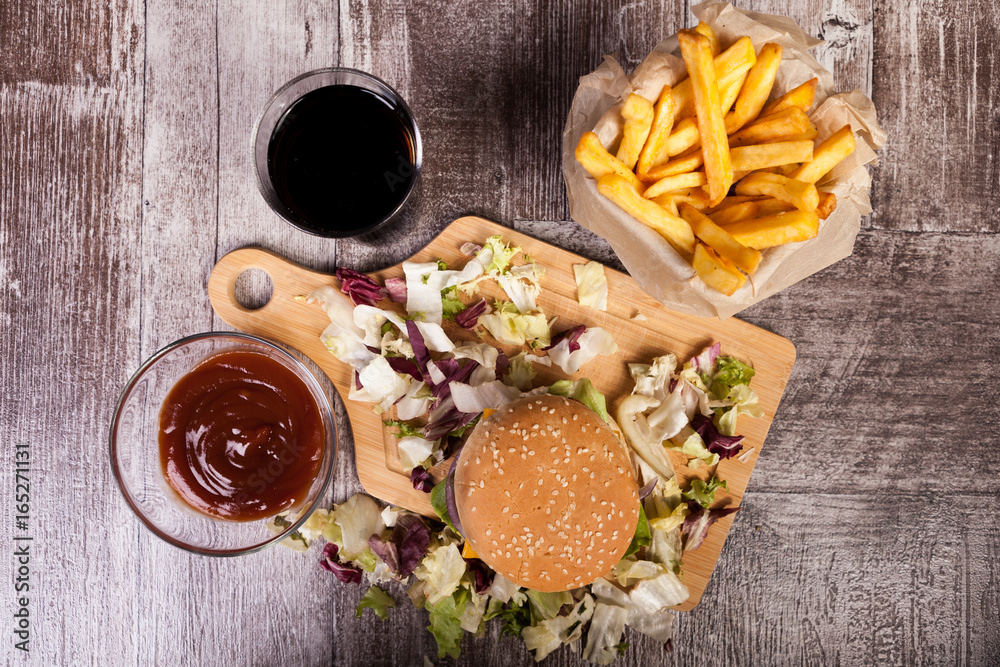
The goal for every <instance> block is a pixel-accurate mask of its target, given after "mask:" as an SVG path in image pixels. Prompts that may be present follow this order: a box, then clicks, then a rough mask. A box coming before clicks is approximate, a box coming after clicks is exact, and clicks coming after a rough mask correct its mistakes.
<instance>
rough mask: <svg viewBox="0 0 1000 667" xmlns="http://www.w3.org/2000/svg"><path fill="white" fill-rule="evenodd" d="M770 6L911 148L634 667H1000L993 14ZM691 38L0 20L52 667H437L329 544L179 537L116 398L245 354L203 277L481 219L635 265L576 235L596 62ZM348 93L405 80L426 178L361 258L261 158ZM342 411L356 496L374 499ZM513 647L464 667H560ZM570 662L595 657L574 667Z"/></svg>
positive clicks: (15, 334) (372, 12)
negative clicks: (201, 362)
mask: <svg viewBox="0 0 1000 667" xmlns="http://www.w3.org/2000/svg"><path fill="white" fill-rule="evenodd" d="M741 4H744V3H741ZM747 6H748V7H749V8H751V9H754V10H757V11H763V12H770V13H779V14H787V15H791V16H792V17H793V18H795V19H796V20H797V21H799V22H800V23H801V24H802V25H803V26H804V27H805V28H806V30H807V31H808V32H810V33H812V34H815V35H817V36H820V37H823V38H825V39H827V40H828V42H829V43H828V44H827V45H825V46H823V47H820V48H819V49H818V50H817V55H818V57H819V59H820V60H821V61H822V62H824V63H825V64H827V66H828V67H830V68H831V69H832V71H833V72H834V74H835V78H836V80H837V81H838V84H839V86H840V87H841V88H843V89H850V88H855V87H857V88H860V89H862V90H863V91H866V92H867V91H871V92H872V94H873V97H874V99H875V101H876V104H877V105H878V108H879V112H880V119H881V120H882V122H883V124H884V126H885V129H886V130H888V132H889V145H888V147H887V148H886V150H885V151H884V152H883V154H882V156H881V158H882V163H881V165H880V166H879V167H877V168H875V169H874V170H873V174H874V177H875V186H874V191H873V203H874V205H875V214H874V215H873V216H872V218H871V221H870V222H866V225H865V227H866V231H864V232H863V233H862V235H861V236H860V237H859V240H858V244H857V247H856V251H855V254H854V256H853V257H851V258H850V259H848V260H845V261H844V262H841V263H839V264H837V265H835V266H833V267H830V268H829V269H827V270H825V271H823V272H821V273H820V274H817V275H816V276H813V277H812V278H810V279H808V280H806V281H803V282H802V283H801V284H799V285H796V286H794V287H793V288H791V289H789V290H786V291H785V292H783V293H781V294H779V295H777V296H775V297H773V298H771V299H769V300H767V301H765V302H763V303H761V304H758V305H757V306H754V307H753V308H751V309H750V310H748V311H746V312H745V313H744V314H743V316H744V317H745V318H746V319H748V320H750V321H752V322H754V323H757V324H759V325H761V326H764V327H765V328H768V329H771V330H773V331H776V332H778V333H780V334H782V335H785V336H788V337H790V338H791V339H792V340H793V341H794V342H795V343H796V345H797V346H798V353H799V357H798V362H797V365H796V370H795V373H794V374H793V377H792V382H791V383H790V385H789V388H788V392H787V394H786V397H785V400H784V402H783V403H782V407H781V411H780V413H779V415H778V416H777V419H776V421H775V424H774V427H773V429H772V431H771V435H770V440H769V443H768V448H767V450H766V452H765V453H764V455H763V456H762V457H761V459H760V461H759V464H758V467H757V470H756V472H755V474H754V477H753V480H752V482H751V487H750V492H749V493H748V495H747V498H746V500H745V503H744V509H743V511H742V514H741V515H739V517H738V519H737V522H736V525H735V528H734V530H733V532H732V533H731V536H730V542H729V545H728V547H727V549H726V550H725V551H724V553H723V558H722V560H721V561H720V566H719V569H718V570H717V572H716V576H715V578H714V579H713V584H712V586H711V587H710V589H709V591H708V594H707V595H706V598H705V601H704V603H703V604H702V606H700V607H699V608H698V609H697V610H695V611H694V612H692V613H690V614H687V615H684V616H682V617H681V619H680V620H679V622H678V625H677V627H676V632H675V640H674V645H675V651H674V653H665V652H664V650H663V649H662V647H659V646H656V645H653V644H652V643H651V642H649V641H648V640H645V639H643V638H641V637H636V636H635V635H633V636H631V637H630V638H627V640H628V641H630V642H632V647H631V649H630V651H629V653H628V654H627V655H626V656H625V657H624V658H623V660H622V661H621V662H620V663H619V664H622V665H638V664H642V665H648V664H650V663H653V664H701V663H706V664H714V663H718V662H724V663H727V664H730V663H731V664H754V665H756V664H802V663H821V664H845V665H847V664H873V663H875V664H882V663H887V664H942V663H945V664H953V663H955V664H971V665H980V664H981V665H987V664H995V663H997V662H998V661H1000V624H998V620H997V619H998V618H1000V597H998V595H1000V594H998V590H1000V566H998V565H997V563H998V562H1000V527H998V524H997V518H996V517H997V512H998V510H1000V507H997V495H996V481H997V479H998V478H1000V467H998V465H997V464H996V462H995V460H994V459H995V457H992V456H991V455H990V454H989V452H990V451H991V447H992V446H993V445H994V444H995V443H996V442H997V437H996V435H995V433H994V430H995V425H996V424H997V423H1000V414H998V408H997V407H996V406H997V404H998V400H997V399H998V390H997V389H996V383H995V381H994V378H993V374H992V371H991V366H990V365H989V360H990V359H993V358H995V357H996V356H997V353H998V352H1000V334H998V331H1000V326H998V325H1000V321H998V320H1000V316H998V315H997V313H998V308H997V297H996V294H997V291H998V287H1000V285H998V278H997V277H996V275H995V274H996V271H995V270H994V269H995V267H996V266H997V265H998V264H1000V246H998V244H997V240H996V234H995V232H996V231H997V224H998V222H997V220H998V219H1000V218H998V216H997V211H998V210H1000V194H998V190H1000V186H998V178H997V173H998V169H997V165H998V159H1000V158H998V156H997V151H996V150H995V147H996V146H997V145H998V143H1000V142H998V139H1000V137H998V136H997V135H998V132H1000V120H998V119H1000V115H998V114H1000V110H998V102H997V101H996V99H995V97H996V93H995V88H996V87H995V86H993V85H991V84H992V81H993V80H994V79H997V75H998V74H1000V72H998V70H997V68H998V64H997V63H998V60H1000V59H998V57H997V49H998V48H1000V40H998V36H997V34H996V31H995V29H994V27H995V26H996V25H997V24H998V23H1000V21H998V19H1000V16H998V13H997V7H996V5H995V4H994V3H990V2H983V1H982V0H979V1H978V2H976V1H974V2H965V3H958V4H953V5H948V6H940V7H939V6H937V5H933V4H932V3H918V4H917V5H913V6H910V5H907V4H906V3H903V2H900V1H899V0H879V1H878V2H875V1H874V0H831V1H830V2H827V3H821V2H809V3H788V2H778V1H777V0H757V1H755V2H752V3H748V4H747ZM691 23H693V17H692V16H691V15H690V14H689V13H688V11H687V3H682V4H670V3H662V2H661V3H637V4H628V3H603V2H587V3H558V4H554V5H552V6H549V7H547V8H545V10H542V9H538V8H536V7H535V6H534V5H532V4H530V3H522V2H503V3H499V4H494V5H482V4H481V3H480V4H474V3H463V4H458V5H450V6H439V5H438V4H436V3H429V2H419V3H416V4H414V3H397V2H382V1H375V0H371V1H366V0H343V2H340V3H339V6H338V5H331V4H330V3H315V2H308V1H307V0H302V1H301V2H295V3H292V4H290V5H284V6H282V7H281V8H280V10H279V9H277V8H275V7H274V6H272V5H266V4H262V3H249V4H247V3H243V4H239V3H235V2H222V3H220V4H218V5H217V6H210V5H204V6H199V5H191V4H190V3H181V2H173V3H168V4H166V5H164V4H162V3H160V4H156V3H146V4H140V3H137V2H132V1H131V0H117V1H116V2H111V3H95V2H89V1H87V0H72V2H70V3H68V4H67V3H61V4H60V5H59V6H55V5H53V6H51V7H49V6H43V5H42V4H39V3H35V4H32V3H28V2H23V1H22V0H15V1H14V2H8V3H4V4H3V5H2V6H0V62H2V63H3V65H2V67H0V331H2V333H3V336H2V337H0V358H2V364H0V382H2V384H0V387H2V393H0V441H2V442H4V443H5V446H6V447H8V448H9V447H11V446H12V443H21V442H29V443H30V444H31V446H32V448H33V452H34V459H35V463H34V466H35V467H34V470H33V478H32V480H33V484H34V485H35V486H34V487H33V494H36V495H33V514H34V517H33V524H32V525H33V530H34V534H35V537H36V540H37V542H36V545H37V549H38V550H37V552H36V556H35V560H33V564H34V565H35V566H37V567H38V570H37V571H36V578H35V579H33V583H37V589H35V591H34V593H35V596H36V597H35V598H34V599H33V604H35V605H36V606H33V607H32V611H33V613H35V614H36V616H35V622H34V625H33V632H34V635H33V642H34V643H33V652H32V654H31V655H30V656H29V659H28V661H27V663H26V664H38V665H52V664H178V665H181V664H192V665H193V664H288V665H293V664H295V665H298V664H305V665H321V664H329V663H331V662H332V663H334V664H337V665H359V664H364V665H369V664H385V665H398V664H403V665H409V664H421V662H422V657H423V656H424V655H430V656H433V655H434V654H435V648H434V641H433V639H432V638H431V636H430V634H428V633H427V632H426V630H425V629H424V628H425V626H426V624H427V619H426V615H425V614H424V613H423V612H419V611H416V610H414V609H412V608H411V607H410V605H409V602H408V600H406V598H405V597H404V596H403V594H402V590H401V589H399V588H396V589H394V593H395V595H396V598H397V600H398V601H399V608H398V609H397V610H396V611H395V612H394V614H393V616H392V617H391V620H390V621H389V622H387V623H384V622H381V621H377V620H375V619H374V617H373V616H372V615H371V614H370V612H369V613H366V614H365V616H364V618H362V619H355V618H354V613H353V612H354V607H355V605H356V604H357V600H358V598H359V596H360V594H361V591H360V590H358V589H357V588H354V587H348V586H344V585H341V584H339V583H338V582H336V581H335V580H333V578H332V577H330V576H329V575H328V574H327V573H325V572H323V571H322V570H320V569H319V568H318V566H317V565H316V564H315V559H316V557H317V554H316V553H315V551H314V552H313V553H311V554H309V555H306V556H302V555H300V554H296V553H293V552H290V551H286V550H284V549H277V548H276V549H270V550H267V551H265V552H262V553H260V554H257V555H254V556H249V557H245V558H241V559H234V560H216V559H207V558H195V557H189V556H187V555H185V554H183V553H181V552H179V551H177V550H175V549H172V548H169V547H167V546H166V545H164V544H161V543H159V542H158V541H157V540H156V539H155V538H153V537H152V536H151V535H149V533H148V531H145V530H144V529H142V528H141V527H140V526H139V524H138V522H137V521H136V520H135V519H133V518H132V517H131V514H130V513H129V511H128V509H127V508H126V507H125V505H124V503H123V502H122V501H121V499H120V497H119V495H118V492H117V489H116V488H115V486H114V482H113V479H112V477H111V475H110V474H109V472H108V469H107V455H106V453H105V447H106V445H105V442H106V441H105V438H106V428H107V424H108V422H109V420H110V416H111V410H112V407H113V402H114V400H115V398H116V397H117V393H118V391H119V389H120V387H121V386H122V385H123V384H124V382H125V380H126V378H127V377H128V375H129V374H130V373H131V372H132V371H133V370H134V368H135V367H136V366H137V365H138V364H139V362H140V361H141V360H142V358H144V357H145V356H148V354H150V353H151V352H152V351H153V350H154V349H156V348H157V347H159V346H160V345H162V344H164V343H166V342H169V341H170V340H173V339H175V338H177V337H179V336H180V335H184V334H187V333H191V332H193V331H198V330H204V329H208V328H211V327H213V326H219V325H220V323H219V322H218V321H217V320H215V319H214V318H213V316H212V314H211V310H210V308H209V306H208V303H207V300H206V299H205V280H206V278H207V275H208V272H209V271H210V269H211V266H212V265H213V263H214V262H215V260H216V259H217V258H218V257H219V256H221V254H222V253H224V252H226V251H228V250H230V249H232V248H235V247H239V246H242V245H246V244H261V245H265V246H267V247H270V248H273V249H275V250H277V251H279V252H282V253H284V254H286V255H289V256H291V257H293V258H294V259H297V260H298V261H301V262H304V263H306V264H308V265H310V266H313V267H315V268H318V269H323V270H330V269H331V268H332V267H333V266H334V265H336V264H346V265H348V266H352V267H355V268H361V269H374V268H379V267H381V266H384V265H388V264H392V263H395V262H397V261H399V260H401V259H403V258H405V257H407V256H408V255H410V254H412V253H413V252H415V251H416V250H418V249H419V248H420V247H421V246H422V245H423V244H424V243H426V242H427V241H428V240H429V239H430V238H432V237H433V236H434V235H435V234H436V233H437V231H438V230H440V229H441V228H443V226H444V225H446V224H447V223H448V222H450V221H451V220H452V219H454V218H455V217H457V216H458V215H461V214H463V213H468V212H474V213H479V214H482V215H485V216H487V217H491V218H494V219H497V220H499V221H501V222H505V223H507V224H510V225H512V226H513V227H516V228H518V229H520V230H522V231H525V232H527V233H530V234H533V235H536V236H538V237H540V238H544V239H546V240H549V241H551V242H554V243H557V244H558V245H561V246H564V247H567V248H570V249H572V250H574V251H576V252H579V253H581V254H583V255H587V256H591V257H594V258H597V259H599V260H601V261H604V262H606V263H608V264H610V265H612V266H614V265H616V260H615V258H614V256H613V254H611V253H610V250H609V248H608V245H607V243H606V242H604V241H603V240H601V239H598V238H596V237H594V236H593V235H592V234H590V233H589V232H586V231H585V230H581V229H580V228H578V227H577V226H576V225H575V224H574V223H571V222H568V221H565V220H564V219H565V218H566V216H567V211H566V208H565V198H564V195H563V190H562V179H561V175H560V173H559V168H558V163H557V161H556V157H555V156H556V155H557V154H558V151H559V137H560V132H561V128H562V124H563V122H564V118H565V113H566V109H567V108H568V106H569V102H570V99H571V97H572V93H573V90H574V89H575V81H576V78H577V77H578V76H580V75H581V74H584V73H586V72H588V71H590V70H592V69H593V68H594V67H596V66H597V64H598V63H599V61H600V56H601V55H603V54H604V53H614V52H617V53H618V54H619V57H620V58H621V60H622V62H624V63H625V64H626V67H631V66H633V65H635V64H636V63H637V62H638V61H639V60H641V58H642V56H643V55H644V54H645V52H646V51H647V50H648V49H649V48H651V47H652V46H653V45H654V44H655V43H656V42H657V41H659V39H660V38H661V37H662V36H664V35H666V34H669V33H671V32H673V31H674V30H676V29H677V28H678V27H680V26H682V25H690V24H691ZM333 64H341V65H346V66H354V67H359V68H362V69H366V70H368V71H371V72H373V73H375V74H376V75H378V76H381V77H383V78H385V79H386V80H387V81H388V82H389V83H390V84H391V85H394V86H395V87H397V88H398V89H399V90H400V92H401V93H402V94H403V95H404V96H405V97H406V98H407V99H408V100H409V101H410V102H411V105H412V106H413V107H414V111H415V112H416V114H417V116H418V120H419V121H420V123H421V127H422V129H423V131H424V140H425V154H426V161H425V170H424V174H423V180H422V183H421V186H420V189H419V191H418V193H417V197H416V198H415V199H414V201H413V203H412V205H411V206H410V207H409V209H408V211H407V213H406V215H405V216H404V218H403V220H402V221H401V222H400V223H399V224H397V225H395V226H393V227H390V228H388V229H386V230H384V231H382V232H379V233H377V234H375V235H372V236H371V237H369V238H366V239H360V240H357V241H351V242H343V243H340V244H335V243H333V242H324V241H319V240H317V239H314V238H312V237H306V236H304V235H302V234H299V233H298V232H295V231H294V230H292V229H290V228H288V227H287V226H285V225H284V224H283V223H282V222H281V221H280V220H279V219H278V218H277V217H275V216H274V215H273V214H271V213H270V211H269V210H268V209H267V208H266V206H265V205H264V203H263V201H262V200H261V199H260V198H259V196H258V195H257V192H256V186H255V184H254V181H253V173H252V171H251V165H250V160H249V132H250V127H251V126H252V123H253V120H254V118H255V117H256V114H257V112H258V111H259V110H260V108H261V106H262V105H263V103H264V101H265V100H266V99H267V97H268V96H269V95H270V94H271V92H273V91H274V90H275V89H276V88H277V87H278V86H279V85H280V84H281V83H283V82H284V81H285V80H287V79H288V78H290V77H291V76H294V75H296V74H298V73H301V72H304V71H306V70H308V69H312V68H315V67H319V66H323V65H333ZM147 201H148V204H147V203H146V202H147ZM546 220H548V221H549V222H539V221H546ZM259 289H260V285H259V284H251V285H250V291H251V292H256V291H259ZM340 413H341V414H340V421H341V424H342V426H343V428H342V429H341V437H340V442H341V446H342V448H341V452H340V459H339V463H338V472H337V482H336V487H335V491H334V497H335V498H336V499H337V500H341V499H343V498H346V497H347V496H348V495H350V494H351V493H353V492H355V491H357V490H360V486H359V485H358V483H357V480H356V477H355V471H354V465H353V458H352V456H353V453H352V450H351V440H350V432H349V425H347V424H346V420H345V419H344V416H343V412H342V411H340ZM6 451H9V449H8V450H6ZM12 495H13V477H12V476H4V475H0V497H3V498H10V497H11V496H12ZM758 526H760V529H759V530H758V529H757V527H758ZM12 530H13V528H12V527H11V526H10V524H9V522H7V521H6V520H5V521H4V522H2V524H0V536H2V537H4V538H5V539H7V540H8V541H9V536H10V535H11V531H12ZM0 562H3V566H2V568H3V572H4V573H5V574H9V573H10V567H11V565H10V564H9V561H8V560H7V559H0ZM9 578H10V577H9V576H8V580H9ZM496 633H497V627H496V625H495V624H494V626H493V627H492V628H491V630H490V632H489V633H488V634H487V636H486V637H484V638H480V639H473V638H467V639H466V640H465V642H464V645H463V658H462V660H461V661H460V663H461V664H532V660H531V657H530V655H529V654H527V653H526V652H525V651H524V650H523V648H522V646H521V643H520V641H519V640H515V639H511V638H504V639H503V640H497V637H496ZM5 648H6V647H5ZM5 655H7V654H6V653H5ZM547 664H553V665H563V664H579V660H578V659H577V658H576V657H575V656H574V655H573V654H572V653H570V652H569V651H565V650H564V651H562V652H560V653H557V654H556V655H555V656H553V657H552V658H550V660H549V662H548V663H547Z"/></svg>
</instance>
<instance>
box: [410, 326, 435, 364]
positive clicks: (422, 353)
mask: <svg viewBox="0 0 1000 667" xmlns="http://www.w3.org/2000/svg"><path fill="white" fill-rule="evenodd" d="M406 336H407V338H409V339H410V347H412V348H413V358H414V359H416V360H417V366H418V367H419V368H420V372H421V373H423V376H424V377H427V362H428V361H430V360H431V355H430V352H428V351H427V344H426V343H424V335H423V334H422V333H420V329H418V328H417V323H416V322H414V321H413V320H406Z"/></svg>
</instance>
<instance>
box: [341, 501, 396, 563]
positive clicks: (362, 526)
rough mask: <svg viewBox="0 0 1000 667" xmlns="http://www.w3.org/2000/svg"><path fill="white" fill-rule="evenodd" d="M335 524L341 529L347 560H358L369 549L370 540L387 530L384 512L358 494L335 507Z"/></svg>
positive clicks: (373, 502) (344, 553) (344, 556)
mask: <svg viewBox="0 0 1000 667" xmlns="http://www.w3.org/2000/svg"><path fill="white" fill-rule="evenodd" d="M335 508H336V509H335V511H334V523H336V524H337V526H339V527H340V530H341V539H342V540H343V548H344V550H343V553H342V554H341V556H342V557H343V558H344V559H346V560H352V559H355V558H358V557H359V556H360V555H361V554H362V552H363V551H365V550H366V549H368V538H369V537H371V536H372V535H377V534H380V533H381V532H382V531H383V530H385V524H383V523H382V510H381V509H380V508H379V506H378V505H377V504H376V503H375V501H374V500H372V499H371V498H370V497H369V496H366V495H364V494H363V493H356V494H354V495H353V496H351V497H350V498H348V499H347V501H346V502H344V504H342V505H335Z"/></svg>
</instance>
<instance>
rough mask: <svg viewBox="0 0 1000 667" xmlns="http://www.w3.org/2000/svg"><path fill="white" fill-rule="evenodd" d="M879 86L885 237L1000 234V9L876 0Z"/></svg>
mask: <svg viewBox="0 0 1000 667" xmlns="http://www.w3.org/2000/svg"><path fill="white" fill-rule="evenodd" d="M874 5H875V17H876V21H875V23H874V25H875V31H874V51H873V53H874V58H873V63H872V68H873V71H874V72H877V73H879V74H881V75H882V76H879V77H878V78H877V79H876V82H875V84H874V85H873V87H872V99H873V100H874V101H875V105H876V106H877V108H878V109H879V111H880V122H881V123H882V127H883V129H885V131H886V132H887V133H888V135H889V143H888V144H887V146H886V149H885V151H884V152H883V156H882V157H883V160H884V161H883V164H882V166H881V167H879V168H878V169H876V170H875V172H874V174H875V181H876V183H877V184H878V185H877V186H876V187H875V189H874V191H873V197H872V205H873V206H874V209H875V214H874V215H873V217H872V223H873V225H875V226H876V227H877V228H880V229H893V230H905V231H931V232H947V231H950V232H988V233H994V234H995V233H996V232H998V231H1000V216H998V215H997V211H1000V152H998V151H997V146H998V145H1000V97H998V88H997V85H996V82H997V81H998V80H1000V43H998V40H997V26H998V25H1000V5H998V4H997V3H996V2H993V1H992V0H972V1H966V2H960V3H945V4H938V3H934V2H915V3H907V4H904V5H896V4H894V3H891V2H885V1H884V0H876V2H875V3H874ZM904 164H906V165H911V166H912V167H911V168H903V165H904Z"/></svg>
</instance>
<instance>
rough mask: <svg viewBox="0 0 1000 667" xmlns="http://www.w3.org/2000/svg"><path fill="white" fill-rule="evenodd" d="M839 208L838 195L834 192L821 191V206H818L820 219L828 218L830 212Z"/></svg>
mask: <svg viewBox="0 0 1000 667" xmlns="http://www.w3.org/2000/svg"><path fill="white" fill-rule="evenodd" d="M835 210H837V195H835V194H833V193H832V192H820V193H819V206H817V207H816V215H818V216H819V219H820V220H826V219H827V218H829V217H830V214H831V213H833V212H834V211H835Z"/></svg>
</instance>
